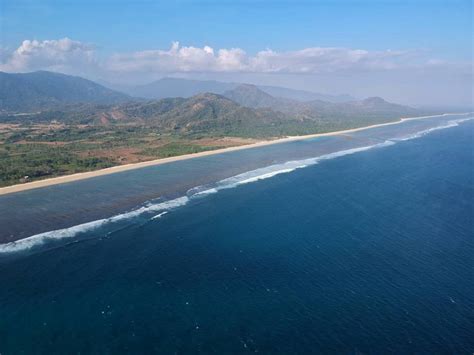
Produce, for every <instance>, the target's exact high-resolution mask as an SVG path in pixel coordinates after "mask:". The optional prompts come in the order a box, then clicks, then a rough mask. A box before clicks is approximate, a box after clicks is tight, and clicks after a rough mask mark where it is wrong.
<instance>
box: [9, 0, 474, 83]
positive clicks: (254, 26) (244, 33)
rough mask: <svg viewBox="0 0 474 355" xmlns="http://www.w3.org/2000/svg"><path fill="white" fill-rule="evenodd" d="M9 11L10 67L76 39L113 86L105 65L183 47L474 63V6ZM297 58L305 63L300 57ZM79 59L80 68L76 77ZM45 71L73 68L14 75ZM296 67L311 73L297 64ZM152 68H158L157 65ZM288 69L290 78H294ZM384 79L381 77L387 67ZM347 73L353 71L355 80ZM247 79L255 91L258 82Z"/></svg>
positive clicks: (67, 3)
mask: <svg viewBox="0 0 474 355" xmlns="http://www.w3.org/2000/svg"><path fill="white" fill-rule="evenodd" d="M0 3H1V8H0V10H1V11H0V12H1V15H0V16H1V17H0V19H1V24H0V35H1V37H0V39H1V47H2V51H3V53H2V58H3V61H4V62H6V61H8V60H10V59H9V56H10V55H11V54H12V53H13V51H14V50H16V49H17V48H18V47H19V46H20V45H21V43H22V41H24V40H37V41H39V42H40V43H42V42H41V41H45V40H60V39H63V38H68V39H71V40H72V41H77V42H80V43H81V44H84V45H88V46H90V47H91V48H92V47H93V54H91V53H88V55H93V56H94V58H95V59H94V60H95V62H94V63H95V64H97V63H96V61H102V63H101V68H102V69H101V71H100V70H99V69H97V68H98V67H97V65H96V67H95V68H93V69H91V68H87V69H84V75H85V76H92V77H94V76H95V77H101V78H104V79H110V76H111V74H110V73H109V72H107V73H106V71H105V70H104V68H106V67H107V64H104V63H105V62H108V58H110V56H112V55H114V54H123V53H128V54H129V57H130V56H131V54H132V53H140V52H141V51H147V50H168V49H169V48H170V46H171V43H172V42H173V41H179V43H180V46H184V47H196V48H204V46H206V45H207V46H210V47H212V49H213V50H215V51H216V53H217V50H218V49H222V48H224V49H231V48H239V49H242V50H243V51H245V53H246V55H247V56H249V57H251V56H255V55H256V54H257V53H259V52H260V51H265V50H266V49H271V50H272V51H275V52H277V53H286V52H297V51H301V50H304V49H306V48H334V47H337V48H347V49H351V50H358V49H361V50H364V51H368V52H369V53H379V54H378V55H376V56H377V59H374V57H373V56H372V57H371V59H370V60H371V61H372V63H375V61H381V60H385V59H380V58H382V57H384V55H383V53H384V51H388V50H392V51H406V52H410V53H417V54H416V55H413V54H411V55H406V56H405V57H403V58H399V59H396V60H397V65H400V63H402V64H403V65H405V64H406V63H408V64H411V65H420V63H424V62H426V63H428V62H429V63H434V62H440V61H445V62H446V63H450V64H452V65H451V69H452V68H454V67H455V66H463V65H464V67H463V69H462V70H463V71H464V74H466V63H472V50H473V49H472V46H473V45H472V16H473V12H472V11H473V10H472V1H471V0H450V1H441V0H418V1H417V0H411V1H409V0H399V1H389V0H378V1H375V0H374V1H368V0H365V1H357V0H353V1H350V0H345V1H342V0H333V1H329V0H326V1H298V0H296V1H263V0H260V1H259V0H253V1H250V0H249V1H227V0H220V1H201V0H195V1H191V0H186V1H151V0H150V1H147V0H142V1H140V0H138V1H125V0H115V1H112V0H96V1H91V0H86V1H73V0H42V1H39V0H29V1H25V0H0ZM35 53H36V52H35ZM298 53H299V54H297V55H296V56H299V55H300V54H301V53H300V52H298ZM311 55H312V56H313V54H311ZM318 55H319V54H318ZM325 55H326V54H325ZM370 55H372V54H369V56H370ZM216 56H217V54H216ZM326 56H328V55H326ZM331 56H334V55H333V54H331ZM131 58H133V60H136V59H137V56H132V57H130V58H128V59H127V60H128V61H130V60H131ZM160 58H161V57H159V58H158V59H156V60H161V59H160ZM76 59H77V58H76ZM76 59H75V61H74V63H75V66H76V67H77V66H78V64H77V63H78V61H77V60H76ZM392 59H393V58H392ZM246 60H247V61H248V60H249V59H248V58H247V59H246ZM365 60H366V59H364V61H365ZM393 60H395V59H393ZM22 63H23V62H22ZM39 63H41V65H43V66H46V68H45V69H51V68H53V69H54V68H58V69H59V70H60V71H61V68H62V69H64V70H62V71H68V70H67V68H66V67H67V65H66V64H65V63H59V64H61V65H59V64H58V63H55V65H56V67H55V66H48V65H46V64H48V63H46V61H45V55H43V57H42V58H41V60H38V62H37V63H35V65H33V64H32V61H29V62H28V66H26V65H24V63H23V64H22V65H23V67H21V66H20V64H15V65H16V66H13V65H10V68H12V70H13V69H17V70H19V71H21V70H23V69H24V70H25V71H26V69H27V68H28V69H41V67H40V64H39ZM324 63H326V61H324ZM331 63H333V64H334V63H335V61H333V62H331ZM49 64H51V63H49ZM53 64H54V63H53ZM306 64H307V63H306V62H305V63H304V65H306ZM389 64H390V65H391V64H393V63H392V62H390V63H389ZM272 65H273V64H272ZM293 65H294V66H295V65H299V66H301V65H303V64H301V63H300V62H296V63H294V64H293ZM320 65H322V64H320ZM390 65H386V66H387V67H388V66H390ZM116 67H117V68H118V66H116ZM144 67H145V66H144ZM5 68H8V67H5ZM22 68H23V69H22ZM146 68H150V65H149V63H147V65H146ZM206 68H207V67H206ZM226 68H227V67H226ZM285 68H286V69H281V71H282V72H284V71H285V70H287V67H285ZM371 68H373V67H371ZM376 69H377V70H378V71H380V68H379V67H377V68H376ZM412 69H413V68H410V70H412ZM451 69H450V70H451ZM5 70H6V69H5ZM133 70H135V71H136V73H135V74H136V75H132V73H131V71H130V70H129V71H128V72H127V75H125V76H124V77H126V78H132V79H131V80H135V79H136V80H141V79H140V78H143V72H144V69H143V68H141V69H140V70H136V68H135V67H134V69H133ZM150 70H151V72H152V73H151V74H152V75H151V76H152V77H159V76H163V75H169V74H170V72H171V73H172V74H180V73H181V74H182V75H187V76H196V75H198V74H196V73H197V72H199V76H200V77H202V75H203V72H206V69H203V67H202V66H199V67H197V69H196V70H195V69H194V68H191V69H189V68H188V66H186V69H185V70H183V69H182V66H181V67H179V68H172V69H170V68H169V66H168V67H166V70H165V69H163V66H158V69H156V67H153V69H150ZM255 70H256V69H255V68H254V67H252V69H251V70H247V69H246V71H247V72H248V71H255ZM259 70H260V69H259ZM292 70H293V69H291V70H289V71H292ZM311 70H312V69H311ZM338 70H339V69H338ZM347 70H348V69H347V65H346V66H344V71H345V75H346V76H347V75H348V72H347ZM353 70H356V71H357V73H359V74H360V71H361V70H362V71H363V70H368V69H367V66H364V67H363V68H355V69H353ZM430 70H431V69H430ZM453 70H454V69H453ZM209 71H210V74H209V77H216V76H218V75H217V74H216V73H215V70H213V69H211V70H209ZM257 71H258V70H257ZM267 71H268V70H267ZM293 71H294V70H293ZM336 71H337V70H336ZM468 71H469V70H468ZM139 72H140V73H139ZM183 72H185V73H183ZM319 72H320V71H318V73H319ZM192 73H194V74H192ZM219 73H220V74H222V76H224V77H228V78H229V79H232V78H235V76H236V75H232V70H228V69H225V70H222V69H220V70H219ZM139 74H141V76H140V75H139ZM257 74H258V73H257ZM267 74H268V73H267V72H266V74H265V75H263V74H262V75H259V77H265V76H266V77H267V78H266V79H265V80H264V81H266V82H271V83H273V82H274V81H276V82H277V83H278V75H273V77H272V76H271V75H267ZM277 74H278V73H277ZM280 74H281V73H280ZM310 74H311V75H314V74H315V73H314V72H311V73H308V75H310ZM445 74H446V73H445ZM460 74H461V73H460ZM338 75H339V76H340V75H342V74H341V73H339V74H338ZM407 75H408V73H407ZM247 77H249V78H250V79H249V80H251V81H252V76H251V75H250V76H249V75H247ZM256 77H257V75H254V78H256ZM280 77H283V76H282V75H280ZM369 77H370V75H369ZM259 80H260V79H259ZM262 80H263V79H262ZM298 82H301V78H300V79H298V80H294V79H293V80H287V85H288V86H298V87H301V84H298ZM464 85H465V83H464ZM315 89H319V90H322V89H324V88H321V87H316V88H315ZM331 90H337V88H334V89H331ZM462 90H466V88H465V87H464V88H463V89H462ZM323 91H324V90H323Z"/></svg>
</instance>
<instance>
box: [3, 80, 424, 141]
mask: <svg viewBox="0 0 474 355" xmlns="http://www.w3.org/2000/svg"><path fill="white" fill-rule="evenodd" d="M0 78H1V79H2V80H1V84H0V110H1V111H3V112H4V115H3V116H4V118H3V120H4V121H5V119H6V118H5V117H9V118H8V119H9V120H11V117H16V116H11V115H10V116H8V114H5V112H6V111H10V112H12V111H13V112H23V113H24V112H36V113H35V114H34V115H30V116H29V117H28V118H22V119H23V120H27V119H29V120H34V121H36V122H47V121H51V120H55V121H60V122H66V123H80V124H93V125H111V124H124V123H126V124H142V125H152V126H155V127H157V128H159V129H160V130H162V131H165V132H166V131H169V132H176V133H186V134H187V133H196V132H201V133H214V134H220V135H226V134H228V135H231V134H234V135H244V136H252V135H259V136H261V135H283V134H290V133H291V134H304V133H306V132H309V131H311V132H314V131H319V130H323V131H328V130H333V129H340V128H346V127H349V126H361V125H363V124H371V123H374V122H379V121H381V120H382V121H383V120H390V119H395V118H399V117H403V116H410V115H416V114H419V113H420V112H419V111H418V110H416V109H413V108H410V107H407V106H402V105H397V104H392V103H389V102H387V101H385V100H383V99H382V98H377V97H374V98H368V99H365V100H360V101H346V102H330V101H323V100H320V99H311V100H306V101H302V100H296V99H291V98H288V97H276V96H273V95H271V94H270V93H269V92H268V91H267V92H266V91H265V90H262V89H261V88H260V87H258V86H255V85H249V84H240V85H236V86H235V85H234V84H229V83H219V82H211V81H207V82H199V81H188V80H184V81H183V80H181V79H178V80H175V79H163V80H161V81H159V82H154V83H152V84H150V85H151V86H149V87H147V90H151V87H152V86H154V87H157V88H158V91H157V96H160V95H162V94H163V92H164V91H163V90H164V89H165V84H166V83H168V84H170V86H169V87H168V89H167V90H168V91H167V92H168V93H174V94H175V95H177V94H178V92H179V93H183V92H184V93H185V94H186V95H191V94H193V93H196V94H194V95H192V96H190V97H168V98H163V99H158V100H157V99H154V100H145V99H143V98H135V97H131V96H128V95H126V94H123V93H120V92H117V91H114V90H111V89H108V88H105V87H104V86H102V85H99V84H97V83H94V82H92V81H90V80H86V79H83V78H79V77H72V76H67V75H63V74H57V73H50V72H44V71H43V72H34V73H28V74H6V73H1V77H0ZM157 83H158V84H157ZM175 83H177V85H175V86H173V85H172V84H175ZM185 83H189V84H190V86H189V87H186V90H187V91H183V84H185ZM159 88H161V89H159ZM216 88H218V89H219V90H220V91H222V90H224V89H227V90H225V91H223V92H222V94H216V93H212V92H207V90H208V89H209V90H211V89H212V90H216ZM201 89H202V90H204V89H205V90H206V91H204V92H200V91H199V90H201ZM274 89H275V88H274ZM160 90H161V91H160ZM278 90H280V91H279V92H282V91H281V90H283V91H284V90H285V89H278ZM269 91H271V89H269ZM292 92H293V91H291V90H289V89H288V91H287V93H292ZM293 94H294V95H296V94H295V93H294V92H293ZM186 95H182V96H186ZM315 95H316V96H317V94H315ZM290 96H291V95H290ZM15 119H16V118H15Z"/></svg>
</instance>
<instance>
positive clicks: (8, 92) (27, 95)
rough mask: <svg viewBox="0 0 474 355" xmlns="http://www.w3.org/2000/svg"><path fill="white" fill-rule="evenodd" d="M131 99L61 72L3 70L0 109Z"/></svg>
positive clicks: (100, 102) (36, 107)
mask: <svg viewBox="0 0 474 355" xmlns="http://www.w3.org/2000/svg"><path fill="white" fill-rule="evenodd" d="M128 100H130V97H129V96H127V95H125V94H122V93H120V92H117V91H114V90H111V89H108V88H106V87H104V86H102V85H99V84H97V83H95V82H93V81H90V80H87V79H84V78H81V77H77V76H71V75H66V74H61V73H55V72H49V71H44V70H43V71H36V72H31V73H3V72H0V110H6V111H22V112H26V111H32V110H35V111H36V110H42V109H51V108H52V107H58V106H62V105H66V104H77V103H88V104H89V103H94V104H114V103H121V102H124V101H128Z"/></svg>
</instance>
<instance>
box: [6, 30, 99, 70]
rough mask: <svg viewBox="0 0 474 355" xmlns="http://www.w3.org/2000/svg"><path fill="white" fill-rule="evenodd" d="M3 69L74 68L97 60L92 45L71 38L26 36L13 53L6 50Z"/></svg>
mask: <svg viewBox="0 0 474 355" xmlns="http://www.w3.org/2000/svg"><path fill="white" fill-rule="evenodd" d="M0 60H1V63H0V70H3V71H9V72H25V71H31V70H38V69H50V70H58V71H71V70H73V69H74V68H78V69H79V68H82V67H84V66H91V65H94V64H95V62H96V60H95V56H94V48H93V46H91V45H88V44H85V43H82V42H79V41H73V40H71V39H69V38H63V39H59V40H45V41H37V40H24V41H23V42H22V43H21V45H20V46H19V47H18V48H17V49H16V50H14V51H13V52H11V53H6V50H5V49H4V50H3V55H2V56H1V58H0Z"/></svg>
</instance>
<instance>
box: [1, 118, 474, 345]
mask: <svg viewBox="0 0 474 355" xmlns="http://www.w3.org/2000/svg"><path fill="white" fill-rule="evenodd" d="M472 118H473V117H472V115H471V116H449V115H446V116H439V117H436V118H429V119H422V120H413V121H406V122H404V123H402V124H398V125H393V126H385V127H379V128H376V129H370V130H365V131H360V132H355V133H350V134H345V135H341V136H334V137H321V138H316V139H308V140H302V141H295V142H291V143H282V144H275V145H272V146H266V147H261V148H255V149H248V150H242V151H235V152H231V153H225V154H219V155H213V156H208V157H203V158H197V159H191V160H188V161H181V162H176V163H170V164H166V165H161V166H155V167H147V168H143V169H137V170H134V171H128V172H124V173H117V174H113V175H108V176H101V177H98V178H93V179H87V180H83V181H78V182H73V183H68V184H62V185H55V186H50V187H47V188H42V189H37V190H29V191H24V192H21V193H15V194H11V195H4V196H0V227H1V228H0V229H1V231H0V243H2V244H0V354H17V353H42V354H52V353H60V354H64V353H98V354H107V353H137V354H143V353H153V352H156V353H163V354H175V353H178V354H188V353H193V354H194V353H217V354H232V353H249V352H252V353H256V352H258V353H264V354H266V353H281V354H308V353H337V354H340V353H347V354H352V353H353V354H358V353H367V354H381V353H430V354H432V353H450V354H472V353H473V352H474V336H473V334H474V333H473V329H474V257H473V255H474V120H473V119H472Z"/></svg>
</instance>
